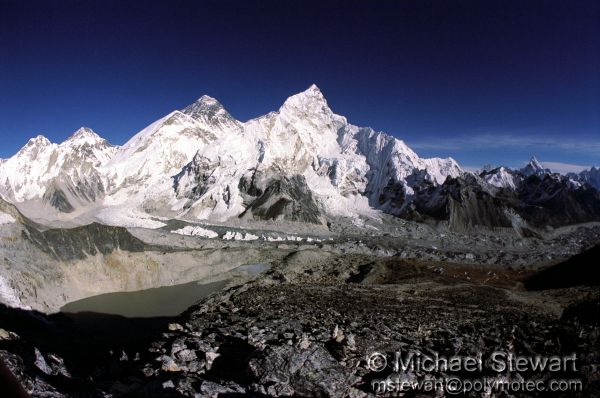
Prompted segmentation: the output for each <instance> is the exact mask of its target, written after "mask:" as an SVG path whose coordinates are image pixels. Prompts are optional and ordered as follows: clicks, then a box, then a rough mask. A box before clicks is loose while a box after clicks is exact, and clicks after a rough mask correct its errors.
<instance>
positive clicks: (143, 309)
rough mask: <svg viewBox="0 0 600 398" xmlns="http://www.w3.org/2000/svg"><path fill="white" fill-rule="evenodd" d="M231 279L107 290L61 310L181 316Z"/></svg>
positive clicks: (262, 268) (237, 271) (244, 269)
mask: <svg viewBox="0 0 600 398" xmlns="http://www.w3.org/2000/svg"><path fill="white" fill-rule="evenodd" d="M270 268H271V264H269V263H259V264H245V265H241V266H239V267H236V268H234V269H233V270H231V271H229V276H235V275H258V274H261V273H263V272H266V271H268V270H269V269H270ZM228 282H229V279H226V280H222V281H218V282H212V283H202V282H200V281H194V282H188V283H182V284H179V285H173V286H163V287H157V288H151V289H145V290H137V291H133V292H115V293H105V294H100V295H97V296H92V297H87V298H84V299H81V300H77V301H73V302H70V303H67V304H65V305H64V306H63V307H62V308H61V309H60V312H62V313H67V314H77V313H86V312H87V313H97V314H107V315H121V316H124V317H128V318H150V317H170V316H177V315H179V314H181V313H182V312H183V311H185V310H187V309H188V308H189V307H190V306H191V305H193V304H195V303H197V302H198V301H200V300H201V299H202V298H204V297H206V296H208V295H210V294H212V293H215V292H218V291H220V290H221V289H223V288H224V287H225V286H226V285H227V283H228Z"/></svg>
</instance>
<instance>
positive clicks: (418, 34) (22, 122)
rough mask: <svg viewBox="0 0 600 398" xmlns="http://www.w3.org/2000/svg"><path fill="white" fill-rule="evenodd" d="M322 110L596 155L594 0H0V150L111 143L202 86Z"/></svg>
mask: <svg viewBox="0 0 600 398" xmlns="http://www.w3.org/2000/svg"><path fill="white" fill-rule="evenodd" d="M311 83H316V84H317V85H318V86H319V87H320V88H321V90H322V91H323V93H324V94H325V96H326V98H327V99H328V101H329V104H330V105H331V107H332V109H333V110H334V111H335V112H336V113H339V114H342V115H344V116H347V117H348V119H349V120H350V121H351V122H352V123H354V124H358V125H361V126H371V127H373V128H375V129H376V130H383V131H386V132H388V133H390V134H393V135H394V136H396V137H399V138H402V139H404V140H405V141H406V142H407V143H408V144H409V145H410V146H412V147H413V148H414V149H415V150H416V151H417V152H418V153H419V154H420V155H423V156H453V157H455V158H456V159H457V160H458V161H459V162H460V163H461V164H463V165H466V166H480V165H483V164H486V163H492V164H507V165H519V164H521V163H523V162H524V161H526V160H527V159H528V158H529V157H530V156H531V155H537V156H538V158H539V159H541V160H542V161H547V162H562V163H570V164H578V165H591V164H599V163H600V117H599V110H600V3H599V2H598V1H595V0H594V1H592V0H589V1H586V0H580V1H572V0H566V1H552V0H545V1H533V0H501V1H493V0H486V1H479V0H476V1H466V0H461V1H458V0H457V1H450V0H444V1H429V0H415V1H386V2H382V1H362V2H357V1H352V0H345V1H338V2H324V1H318V2H308V1H291V0H290V1H285V0H284V1H281V0H279V1H229V0H219V1H193V2H192V1H181V0H171V1H162V2H155V1H121V0H119V1H111V0H102V1H89V0H78V1H66V0H55V1H39V2H34V1H27V0H15V1H6V0H0V157H8V156H10V155H12V154H13V153H14V152H16V151H17V150H18V148H20V147H21V146H22V145H23V144H25V142H26V141H27V140H28V139H29V138H30V137H32V136H34V135H36V134H39V133H41V134H44V135H45V136H47V137H48V138H49V139H50V140H52V141H55V142H60V141H62V140H63V139H65V138H66V137H68V136H69V135H70V134H71V133H72V132H73V131H74V130H76V129H77V128H78V127H79V126H82V125H85V126H89V127H91V128H93V129H94V130H95V131H96V132H98V133H99V134H100V135H102V136H103V137H105V138H107V139H108V140H109V141H110V142H112V143H115V144H122V143H124V142H125V141H126V140H127V139H128V138H129V137H130V136H132V135H133V134H134V133H136V132H137V131H139V130H141V129H142V128H143V127H144V126H146V125H147V124H149V123H150V122H152V121H153V120H155V119H158V118H159V117H161V116H163V115H164V114H166V113H168V112H170V111H171V110H173V109H176V108H182V107H184V106H185V105H187V104H188V103H191V102H193V101H194V100H195V99H196V98H198V97H200V96H201V95H202V94H209V95H211V96H213V97H216V98H217V99H219V100H220V101H221V102H222V103H223V104H224V105H225V107H226V108H227V109H228V110H229V111H230V112H231V113H232V114H233V116H235V117H236V118H238V119H240V120H246V119H249V118H252V117H255V116H258V115H262V114H264V113H267V112H269V111H271V110H276V109H277V108H278V107H279V106H280V104H281V103H282V102H283V100H284V99H285V98H287V97H288V96H289V95H291V94H294V93H296V92H299V91H302V90H304V89H305V88H307V87H308V86H309V85H310V84H311Z"/></svg>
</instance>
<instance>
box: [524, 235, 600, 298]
mask: <svg viewBox="0 0 600 398" xmlns="http://www.w3.org/2000/svg"><path fill="white" fill-rule="evenodd" d="M579 285H589V286H594V285H595V286H599V285H600V245H596V246H594V247H592V248H591V249H589V250H586V251H584V252H583V253H581V254H577V255H576V256H573V257H571V258H570V259H568V260H567V261H564V262H562V263H559V264H556V265H553V266H551V267H549V268H546V269H544V270H542V271H540V272H538V273H536V274H535V275H532V276H531V277H529V278H528V279H526V280H525V287H526V288H527V289H529V290H545V289H560V288H568V287H573V286H579Z"/></svg>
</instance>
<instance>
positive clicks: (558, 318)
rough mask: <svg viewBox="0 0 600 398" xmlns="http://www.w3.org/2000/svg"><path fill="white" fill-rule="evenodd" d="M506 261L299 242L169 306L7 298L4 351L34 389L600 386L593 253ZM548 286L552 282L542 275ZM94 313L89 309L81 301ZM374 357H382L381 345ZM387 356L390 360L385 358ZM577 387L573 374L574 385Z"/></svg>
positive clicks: (126, 393) (316, 391) (211, 392)
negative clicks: (103, 307) (259, 267)
mask: <svg viewBox="0 0 600 398" xmlns="http://www.w3.org/2000/svg"><path fill="white" fill-rule="evenodd" d="M597 251H598V250H597V249H594V250H593V251H592V252H588V254H586V255H584V256H580V257H579V258H576V259H575V260H572V263H571V264H570V265H569V267H568V271H569V272H570V273H572V271H574V270H575V271H577V272H578V273H579V274H581V278H580V279H577V278H575V279H573V278H571V279H568V278H564V275H565V273H564V265H563V266H562V267H563V268H561V267H560V266H559V267H555V268H554V269H553V270H551V271H546V272H542V273H538V274H535V275H531V274H530V271H518V270H510V269H505V270H503V271H498V270H490V269H489V268H488V269H485V270H482V268H477V267H473V266H467V265H461V264H447V263H435V262H425V261H419V262H417V261H411V260H405V259H401V258H400V257H388V258H376V257H372V256H367V255H357V254H352V255H348V254H346V255H344V254H324V253H323V252H317V251H301V252H295V253H292V254H290V255H289V256H288V257H286V258H285V259H284V260H283V261H281V262H279V263H277V264H274V265H273V268H272V269H271V270H270V271H269V272H268V273H267V274H265V275H262V276H261V277H259V278H258V279H255V280H254V281H252V282H249V283H246V284H242V285H238V286H231V287H229V288H228V289H226V290H224V291H223V292H221V293H219V294H216V295H214V296H212V297H210V298H208V299H206V300H204V301H203V302H201V303H199V304H198V305H196V306H193V307H191V308H190V309H189V310H188V311H187V312H185V313H184V314H182V315H181V316H180V317H177V318H175V319H168V318H161V319H146V320H141V319H138V320H132V319H121V318H115V317H104V318H101V319H99V318H90V319H88V320H87V323H86V321H85V320H84V321H82V319H81V318H79V319H77V320H74V319H72V318H68V317H65V316H61V315H55V316H50V317H47V316H43V315H41V314H33V313H31V312H27V311H19V310H12V309H8V308H3V309H2V311H1V312H0V321H1V323H0V327H1V328H3V330H2V331H1V334H0V339H1V340H0V357H1V358H2V360H3V361H4V362H5V364H6V365H7V366H8V367H9V368H10V369H11V370H12V371H13V373H15V374H16V375H17V377H18V378H19V379H20V380H21V382H22V383H23V384H24V385H25V386H26V388H27V390H28V391H29V393H30V394H31V395H33V396H35V397H83V396H85V397H163V396H164V397H201V396H209V397H213V396H243V395H246V396H256V397H262V396H305V397H308V396H320V397H366V396H374V395H386V394H381V393H382V391H381V390H378V389H377V388H378V386H379V384H378V381H379V380H403V381H408V382H418V381H423V380H427V379H440V380H447V379H448V378H450V377H453V376H456V377H460V378H461V379H462V380H466V379H477V378H482V377H488V378H490V379H492V378H493V379H502V378H506V379H508V380H513V379H519V378H522V379H524V380H530V379H531V380H544V381H546V382H550V381H551V380H553V379H564V380H579V381H580V386H581V388H580V390H576V388H575V387H576V386H575V387H574V388H571V389H570V390H569V391H563V392H556V393H549V392H548V391H539V390H536V391H528V392H524V391H509V392H502V391H474V390H471V391H464V390H459V391H454V390H448V389H446V390H443V389H442V390H437V391H424V388H415V389H412V390H411V391H407V392H405V393H403V394H404V395H402V394H398V393H397V392H390V391H388V393H387V395H394V396H413V397H414V396H417V397H418V396H450V395H455V394H454V393H458V394H456V395H458V396H473V397H479V396H481V397H509V396H516V397H528V396H540V397H546V396H569V397H573V396H575V397H594V396H599V395H600V371H599V370H598V366H599V364H600V349H599V347H600V322H599V321H600V319H599V317H600V288H599V287H598V284H597V280H594V279H593V275H594V274H593V267H592V266H591V265H590V264H591V263H590V261H593V260H594V258H597ZM550 288H551V289H550ZM90 317H92V316H91V315H90ZM411 350H413V351H415V352H420V353H423V354H425V355H433V354H434V353H438V354H439V355H441V356H447V357H450V356H452V355H460V356H476V355H479V354H481V355H483V357H484V358H485V357H487V356H488V355H489V354H490V353H492V352H494V351H502V352H511V353H515V354H518V355H523V356H536V355H540V356H543V357H549V356H552V355H558V356H561V357H568V356H572V355H573V354H574V353H575V355H576V358H577V361H576V370H575V371H573V370H572V369H561V370H560V371H558V372H551V371H549V370H547V369H546V370H544V371H539V370H535V371H533V370H530V369H529V370H527V371H525V372H509V371H504V372H501V373H500V374H498V373H492V372H490V371H489V369H484V370H483V371H482V372H475V373H468V372H467V373H465V372H464V371H462V372H458V373H457V372H452V371H450V370H436V371H424V370H414V371H413V370H408V371H406V372H402V371H401V372H395V370H394V369H393V368H392V367H391V366H387V367H383V368H380V367H379V366H380V365H381V361H379V362H373V361H372V360H370V359H373V358H374V357H372V354H374V353H382V354H383V355H384V356H386V357H387V358H388V360H390V359H391V358H393V355H394V353H395V352H403V353H406V352H409V351H411ZM379 359H380V358H379ZM388 365H390V363H389V362H388ZM572 387H573V386H572Z"/></svg>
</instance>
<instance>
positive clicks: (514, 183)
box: [0, 85, 600, 231]
mask: <svg viewBox="0 0 600 398" xmlns="http://www.w3.org/2000/svg"><path fill="white" fill-rule="evenodd" d="M599 173H600V171H599V170H598V169H595V168H592V169H591V170H589V171H587V172H584V173H582V174H581V175H580V176H576V177H574V176H568V177H566V176H561V175H559V174H556V173H551V171H550V170H548V169H546V168H544V167H543V165H542V164H541V163H540V162H539V161H537V159H535V158H532V159H531V161H530V162H529V164H528V165H526V166H525V167H524V168H522V169H519V170H513V169H509V168H506V167H498V168H496V169H493V170H486V171H484V172H482V173H480V174H479V175H474V174H470V173H465V172H463V171H462V170H461V168H460V167H459V166H458V164H457V163H456V162H455V161H454V160H453V159H452V158H448V159H440V158H432V159H424V158H421V157H419V156H418V155H417V154H416V153H415V152H414V151H412V150H411V149H410V148H409V147H408V146H407V145H406V144H405V143H404V142H403V141H401V140H399V139H396V138H394V137H392V136H390V135H387V134H385V133H382V132H377V131H375V130H373V129H371V128H364V127H358V126H355V125H352V124H350V123H348V121H347V119H346V118H345V117H343V116H340V115H337V114H335V113H334V112H333V111H332V110H331V109H330V107H329V105H328V104H327V101H326V99H325V98H324V96H323V94H322V93H321V91H320V90H319V89H318V87H316V86H314V85H313V86H311V87H309V88H308V89H307V90H306V91H304V92H301V93H299V94H296V95H293V96H291V97H290V98H288V99H287V100H286V101H285V102H284V103H283V104H282V106H281V107H280V108H279V109H278V110H277V111H275V112H271V113H268V114H266V115H264V116H261V117H258V118H255V119H252V120H249V121H246V122H241V121H238V120H236V119H235V118H233V116H231V114H229V113H228V112H227V111H226V110H225V108H224V107H223V106H222V105H221V104H220V103H219V102H218V101H217V100H216V99H214V98H211V97H209V96H202V97H201V98H199V99H198V100H197V101H196V102H194V103H193V104H191V105H189V106H187V107H185V108H184V109H183V110H181V111H178V110H175V111H173V112H171V113H169V114H168V115H166V116H164V117H162V118H160V119H158V120H157V121H155V122H154V123H152V124H150V125H149V126H148V127H146V128H144V129H143V130H142V131H140V132H139V133H137V134H135V135H134V136H133V137H132V138H131V139H130V140H129V141H127V142H126V143H125V144H124V145H123V146H121V147H115V146H112V145H110V144H109V143H108V142H106V140H104V139H102V138H100V137H99V136H98V135H97V134H95V133H94V132H93V131H91V130H90V129H87V128H81V129H79V130H78V131H77V132H75V134H73V135H72V136H71V137H70V138H69V139H67V140H66V141H65V142H63V143H61V144H53V143H50V142H49V141H48V140H47V139H46V138H44V137H42V136H38V137H36V138H33V139H31V140H30V141H29V142H28V143H27V144H26V145H25V146H24V147H23V148H22V149H21V150H20V151H19V152H18V153H17V154H15V155H14V156H13V157H11V158H10V159H5V160H0V195H2V196H3V197H5V198H6V199H8V200H9V201H11V202H13V203H16V204H20V203H25V202H31V201H33V202H36V201H41V202H42V203H43V204H46V205H51V206H53V207H54V208H56V209H57V210H59V211H60V212H63V213H66V212H72V211H73V210H81V213H82V214H83V213H85V214H86V217H87V218H86V219H88V220H89V217H90V215H91V217H93V218H95V219H98V220H100V221H102V222H105V223H109V224H114V225H124V226H147V227H160V226H163V225H165V224H164V223H162V222H160V221H158V220H157V219H156V217H161V216H162V217H170V218H172V217H183V218H189V219H199V220H213V221H227V220H230V219H236V218H243V219H250V220H256V219H259V220H264V219H284V220H288V221H300V222H310V223H325V222H326V221H329V220H331V219H332V218H335V217H336V216H344V217H351V218H353V219H354V218H356V217H357V216H360V215H373V214H375V212H377V211H383V212H386V213H390V214H394V215H398V216H401V217H406V218H412V219H416V220H423V219H433V220H434V221H436V222H437V221H445V222H447V224H448V225H449V226H450V227H451V228H454V229H458V230H469V229H470V228H472V227H474V226H484V227H492V228H496V227H506V228H511V227H512V228H515V229H518V230H519V231H525V230H528V228H529V227H530V226H532V225H533V226H534V227H538V226H540V225H541V224H543V222H545V221H544V220H550V221H548V223H549V225H562V224H565V223H575V222H583V221H591V220H596V219H600V204H599V203H600V193H599V192H598V191H597V190H595V189H593V188H592V187H591V186H592V185H594V184H596V185H595V186H598V185H600V184H598V174H599ZM36 203H37V202H36ZM73 214H79V212H78V213H73Z"/></svg>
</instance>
